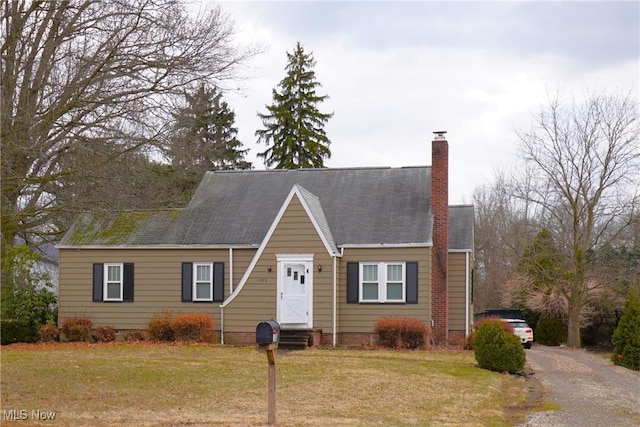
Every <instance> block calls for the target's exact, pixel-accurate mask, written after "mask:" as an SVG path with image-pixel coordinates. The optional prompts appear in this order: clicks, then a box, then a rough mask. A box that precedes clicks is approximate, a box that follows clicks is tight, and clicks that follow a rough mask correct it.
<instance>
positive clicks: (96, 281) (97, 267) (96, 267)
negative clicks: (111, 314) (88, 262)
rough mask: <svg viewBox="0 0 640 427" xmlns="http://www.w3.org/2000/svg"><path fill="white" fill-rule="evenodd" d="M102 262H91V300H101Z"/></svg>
mask: <svg viewBox="0 0 640 427" xmlns="http://www.w3.org/2000/svg"><path fill="white" fill-rule="evenodd" d="M103 275H104V264H93V302H102V288H103V285H104V283H103V282H104V281H103V277H104V276H103Z"/></svg>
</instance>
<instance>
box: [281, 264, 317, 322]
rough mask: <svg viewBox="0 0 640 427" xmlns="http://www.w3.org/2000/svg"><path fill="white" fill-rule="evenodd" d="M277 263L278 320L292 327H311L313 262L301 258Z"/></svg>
mask: <svg viewBox="0 0 640 427" xmlns="http://www.w3.org/2000/svg"><path fill="white" fill-rule="evenodd" d="M278 264H279V265H278V267H279V268H278V269H279V271H278V273H279V274H278V276H279V277H278V279H279V280H278V290H279V298H278V322H279V323H280V324H282V325H289V326H292V327H300V328H308V327H311V326H312V322H311V318H312V317H311V296H312V295H311V294H312V289H313V288H312V276H311V275H312V271H313V270H312V265H313V264H312V263H310V262H305V261H302V260H301V261H297V260H291V261H289V260H286V261H282V262H279V263H278Z"/></svg>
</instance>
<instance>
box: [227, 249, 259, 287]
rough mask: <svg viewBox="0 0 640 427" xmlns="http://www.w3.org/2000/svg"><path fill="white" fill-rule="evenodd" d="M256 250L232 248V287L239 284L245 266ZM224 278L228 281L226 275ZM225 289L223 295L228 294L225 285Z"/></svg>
mask: <svg viewBox="0 0 640 427" xmlns="http://www.w3.org/2000/svg"><path fill="white" fill-rule="evenodd" d="M256 251H257V248H256V249H234V250H233V289H235V288H236V287H237V286H238V285H239V284H240V280H242V276H243V275H244V272H245V271H247V268H248V267H249V264H250V263H251V259H253V256H254V255H255V253H256ZM225 280H226V281H227V282H229V278H228V277H226V278H225ZM225 289H226V291H225V296H226V295H229V294H230V292H229V287H228V286H227V287H226V288H225Z"/></svg>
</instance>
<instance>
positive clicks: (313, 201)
mask: <svg viewBox="0 0 640 427" xmlns="http://www.w3.org/2000/svg"><path fill="white" fill-rule="evenodd" d="M295 187H296V188H297V190H298V191H299V192H300V197H301V198H302V199H303V201H304V202H305V203H306V205H307V206H308V207H309V211H310V212H309V214H310V216H311V217H312V218H313V219H314V220H315V222H316V224H318V228H320V234H321V235H322V237H324V239H325V241H326V242H327V245H328V248H327V249H328V250H329V251H330V252H331V253H334V254H337V253H338V248H337V247H336V243H335V241H334V240H333V235H332V234H331V229H330V228H329V223H327V217H326V216H325V215H324V211H323V210H322V204H320V199H318V198H317V197H316V196H315V195H314V194H312V193H310V192H309V191H307V190H306V189H305V188H304V187H301V186H299V185H298V184H296V186H295Z"/></svg>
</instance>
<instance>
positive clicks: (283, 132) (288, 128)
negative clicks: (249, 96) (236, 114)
mask: <svg viewBox="0 0 640 427" xmlns="http://www.w3.org/2000/svg"><path fill="white" fill-rule="evenodd" d="M287 59H288V64H287V66H286V67H285V69H286V71H287V75H286V77H285V78H284V79H282V81H280V83H279V84H278V87H279V89H280V90H279V91H278V90H276V89H273V104H272V105H267V106H266V108H267V110H268V114H261V113H258V117H260V119H262V123H263V124H264V126H265V129H260V130H257V131H256V136H257V137H258V143H265V144H266V145H267V146H268V148H267V149H266V150H265V151H264V152H262V153H258V156H259V157H262V158H263V159H264V162H265V164H266V166H267V167H270V166H272V165H275V168H276V169H297V168H312V167H313V168H321V167H324V159H328V158H330V157H331V151H330V150H329V145H330V144H331V141H330V140H329V138H328V137H327V135H326V133H325V131H324V125H325V124H326V123H327V121H328V120H329V119H330V118H331V117H332V116H333V113H331V114H324V113H321V112H320V111H319V110H318V107H317V105H318V104H319V103H320V102H322V101H324V100H325V99H328V98H329V96H328V95H317V94H316V88H318V87H320V86H322V85H321V84H320V83H318V82H317V81H316V75H315V72H314V71H313V67H314V66H315V64H316V62H315V60H314V59H313V54H312V53H309V54H306V53H305V52H304V49H303V47H302V45H301V44H300V42H298V43H297V44H296V47H295V50H294V52H293V53H292V54H290V53H289V52H287Z"/></svg>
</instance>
